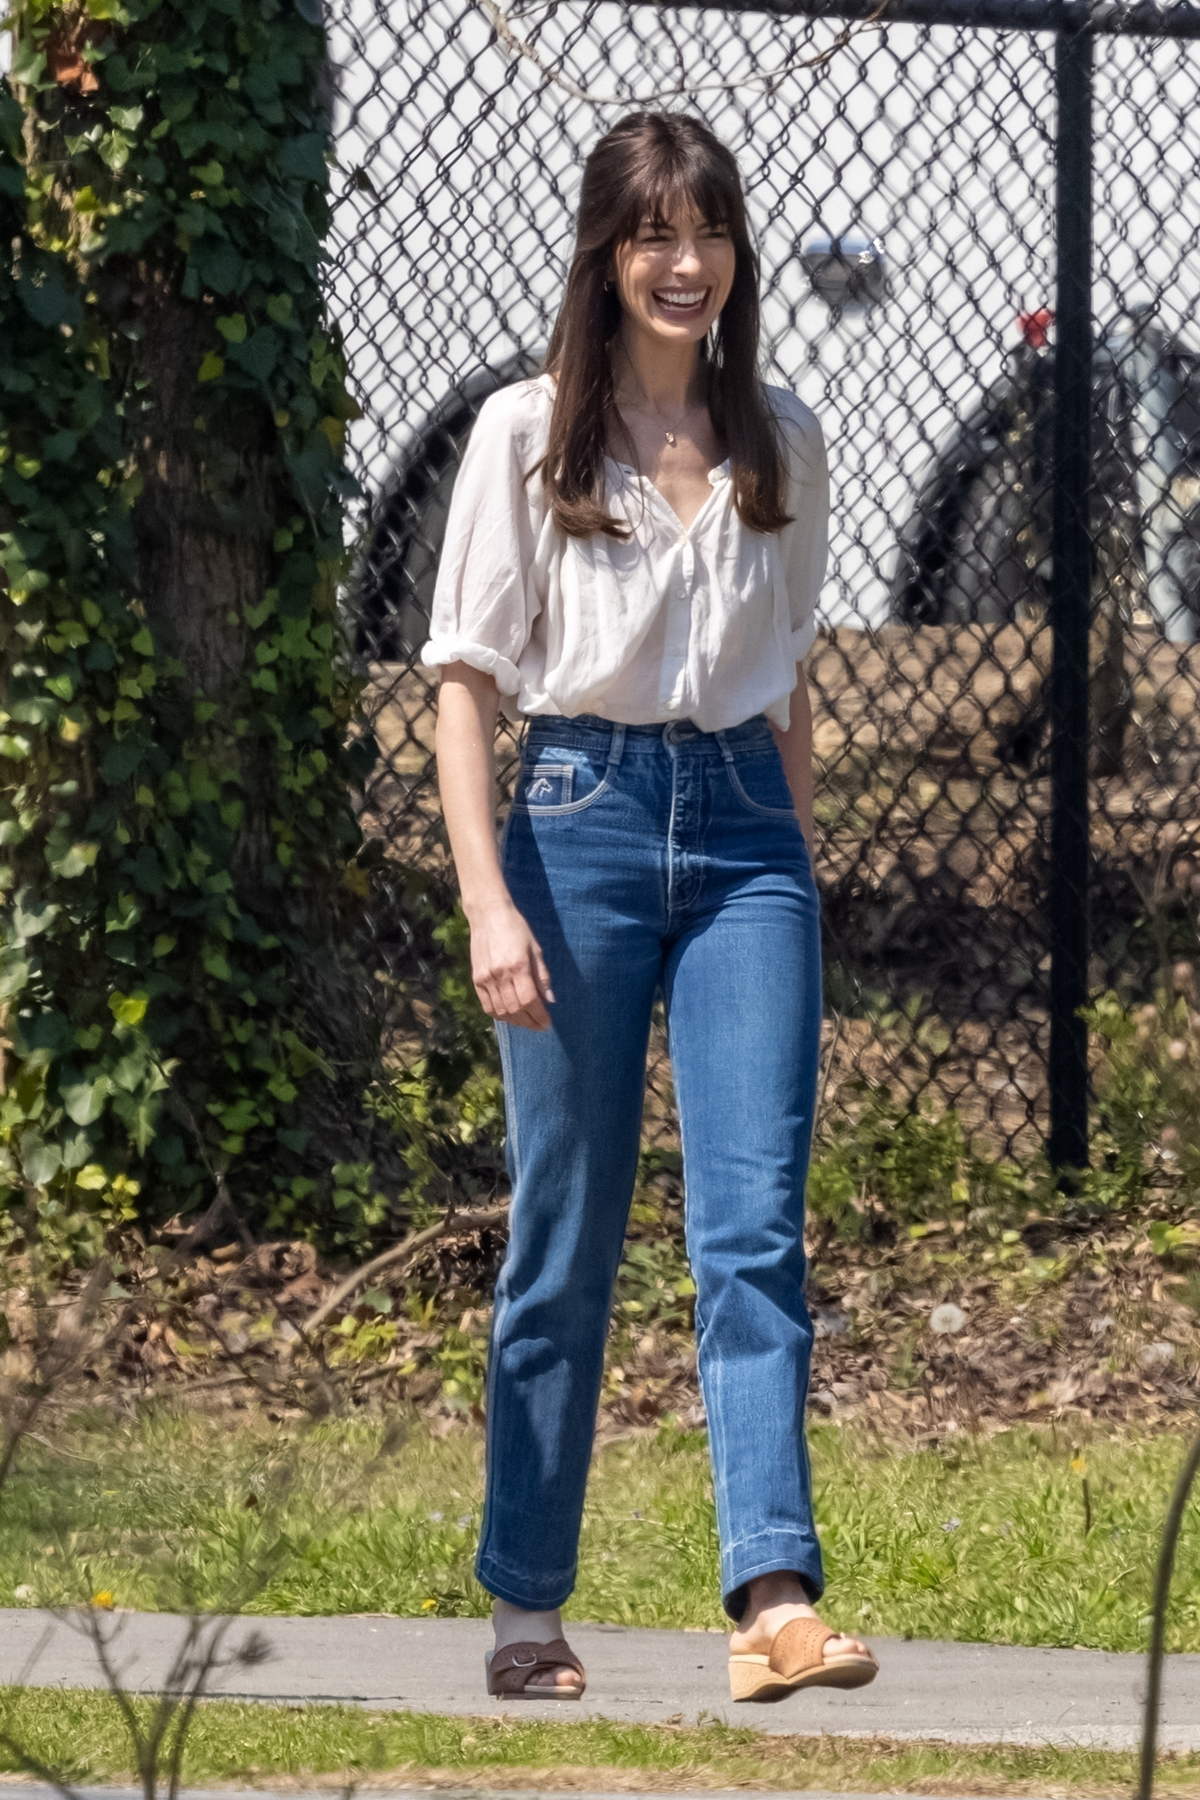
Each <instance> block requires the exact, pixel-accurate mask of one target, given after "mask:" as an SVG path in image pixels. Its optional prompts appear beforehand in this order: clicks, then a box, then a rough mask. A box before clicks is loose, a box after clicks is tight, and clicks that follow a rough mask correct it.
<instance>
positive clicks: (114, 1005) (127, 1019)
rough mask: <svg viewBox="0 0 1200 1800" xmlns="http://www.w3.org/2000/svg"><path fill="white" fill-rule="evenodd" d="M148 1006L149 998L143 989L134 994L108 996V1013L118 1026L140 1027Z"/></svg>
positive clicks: (118, 993)
mask: <svg viewBox="0 0 1200 1800" xmlns="http://www.w3.org/2000/svg"><path fill="white" fill-rule="evenodd" d="M149 1004H150V996H149V994H148V993H146V991H145V989H144V988H139V989H138V991H137V993H136V994H122V993H120V992H117V993H112V994H110V995H109V996H108V1008H109V1011H110V1012H111V1013H112V1016H113V1018H114V1019H115V1020H116V1021H117V1024H118V1025H140V1024H141V1022H142V1020H143V1019H144V1018H145V1016H146V1008H147V1007H148V1006H149Z"/></svg>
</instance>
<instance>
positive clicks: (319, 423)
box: [0, 0, 403, 1247]
mask: <svg viewBox="0 0 1200 1800" xmlns="http://www.w3.org/2000/svg"><path fill="white" fill-rule="evenodd" d="M319 21H320V11H319V8H317V7H314V6H313V5H311V4H306V3H301V0H262V3H261V4H259V5H257V6H254V7H249V8H247V7H245V6H244V5H242V4H241V0H189V4H188V5H187V6H180V5H178V4H172V3H169V0H88V3H87V4H86V5H85V6H82V7H78V8H73V9H71V10H69V11H68V10H66V9H64V8H63V7H62V6H56V5H51V4H49V3H48V0H23V3H22V4H21V5H20V6H19V7H18V8H17V10H16V11H15V12H14V13H12V14H11V15H10V17H9V19H8V21H6V22H7V23H8V24H9V25H10V27H12V28H13V32H14V55H13V59H12V65H11V85H10V83H4V84H0V213H2V215H3V220H2V222H3V226H4V232H3V236H4V243H5V246H6V252H5V254H4V255H3V257H0V323H2V325H3V334H4V346H5V349H4V356H3V358H2V359H0V590H2V600H3V615H2V620H0V659H2V661H0V671H2V688H0V1021H2V1022H3V1025H4V1030H5V1032H6V1034H7V1038H8V1049H7V1053H6V1055H5V1058H4V1060H5V1079H4V1082H3V1091H0V1198H3V1199H4V1201H5V1202H6V1204H7V1207H8V1209H9V1211H10V1212H11V1211H12V1210H14V1209H18V1208H21V1209H24V1210H25V1211H27V1212H28V1213H29V1214H30V1215H31V1216H32V1217H35V1218H36V1216H37V1215H38V1214H39V1213H42V1214H45V1215H48V1213H49V1211H50V1210H51V1209H52V1208H55V1207H57V1208H60V1209H61V1208H64V1207H66V1208H70V1207H71V1206H72V1205H75V1204H79V1203H83V1204H85V1205H86V1206H87V1207H88V1208H89V1209H90V1211H91V1212H92V1213H93V1214H95V1215H96V1216H97V1217H101V1218H103V1217H109V1218H112V1219H113V1220H114V1221H115V1220H118V1219H121V1218H123V1217H126V1216H128V1214H129V1210H130V1207H131V1204H133V1205H135V1206H136V1209H137V1212H138V1215H139V1216H140V1217H141V1218H143V1219H146V1220H154V1219H157V1218H163V1217H167V1216H170V1215H172V1214H175V1213H180V1212H182V1213H185V1214H186V1213H187V1212H189V1211H191V1210H194V1209H195V1208H197V1207H199V1206H201V1205H206V1204H208V1203H209V1202H210V1201H211V1200H212V1199H213V1198H214V1193H215V1191H216V1185H217V1184H223V1190H224V1191H225V1192H226V1193H227V1194H229V1195H230V1196H231V1197H232V1200H233V1202H234V1204H235V1205H236V1207H237V1208H238V1210H239V1212H240V1214H241V1216H242V1217H243V1218H244V1219H245V1221H246V1222H247V1223H248V1224H250V1225H251V1226H252V1227H260V1228H264V1229H269V1230H294V1231H297V1232H300V1233H303V1234H305V1235H310V1236H313V1237H314V1238H316V1239H317V1240H318V1241H322V1242H323V1243H324V1244H326V1246H328V1247H336V1246H339V1245H346V1246H355V1247H357V1246H360V1245H363V1244H365V1243H367V1242H368V1241H369V1240H370V1238H371V1237H372V1236H373V1235H374V1234H376V1233H377V1232H378V1231H379V1229H380V1227H381V1225H383V1224H384V1222H385V1221H389V1222H390V1224H391V1225H393V1226H394V1225H395V1224H397V1223H398V1222H399V1221H398V1220H397V1219H395V1218H394V1217H393V1218H389V1208H391V1210H392V1211H394V1207H395V1200H396V1195H397V1191H398V1188H399V1189H402V1185H403V1184H402V1180H400V1179H399V1177H398V1174H397V1167H396V1162H397V1155H398V1153H397V1151H396V1149H395V1143H396V1133H395V1131H394V1129H393V1128H392V1127H391V1126H389V1125H388V1124H387V1122H386V1111H387V1109H386V1108H382V1109H381V1108H380V1107H379V1106H378V1105H377V1104H373V1103H372V1092H373V1089H374V1088H375V1087H376V1086H377V1085H378V1070H379V1041H378V1027H377V1026H376V1025H375V1024H374V1023H373V1022H372V1021H373V1015H372V1013H371V1010H370V1008H369V1007H368V1005H367V1004H366V999H365V996H366V991H367V990H366V986H365V982H364V977H363V963H362V958H361V956H360V955H359V953H358V950H357V948H356V945H357V943H358V941H359V937H358V932H359V925H360V922H361V919H362V916H363V912H364V899H365V898H366V896H367V895H368V893H369V891H370V884H371V861H372V857H371V851H370V849H369V848H368V847H367V846H365V845H364V843H363V841H362V837H361V833H360V829H359V826H358V823H357V819H356V817H355V814H354V810H353V806H352V803H351V793H352V791H353V789H354V788H355V787H356V786H357V785H359V784H361V781H362V778H363V776H364V775H365V774H366V773H367V771H368V770H369V768H370V765H371V761H372V759H373V756H374V754H375V744H374V740H373V739H372V738H371V737H370V735H369V734H367V733H364V732H361V731H360V732H359V733H358V734H357V736H353V735H352V732H351V726H352V723H354V722H356V721H357V716H358V715H357V702H358V697H359V693H360V688H361V679H360V678H359V677H358V676H356V675H354V674H353V673H352V672H351V670H350V668H349V666H348V664H347V662H346V661H345V659H344V651H343V645H342V640H341V633H340V630H339V623H338V618H337V610H336V609H337V598H336V597H337V592H338V584H339V581H340V579H341V577H342V576H343V575H344V573H345V571H346V568H347V566H348V555H349V552H348V551H347V550H346V548H345V546H344V544H343V535H342V532H343V513H344V502H345V500H346V498H347V497H348V496H350V495H352V494H354V493H355V492H357V491H358V489H357V484H356V483H355V482H354V480H353V478H352V477H351V475H350V474H349V472H348V470H347V468H346V466H345V463H344V461H343V438H344V432H345V426H346V422H347V421H348V420H349V419H352V418H355V417H358V416H359V409H358V407H357V406H356V404H355V403H354V401H353V400H352V399H351V397H350V395H349V394H348V392H347V389H346V383H345V376H346V368H345V359H344V355H343V350H342V346H341V341H340V338H339V336H338V334H337V332H336V329H334V328H333V327H332V326H331V325H330V324H329V323H328V322H326V321H325V319H324V317H323V311H322V304H321V293H320V281H319V273H320V269H319V265H320V263H321V261H322V250H321V243H322V239H323V236H324V234H325V232H326V229H327V226H328V219H329V212H328V197H327V183H328V173H329V167H328V160H327V136H328V120H327V116H326V113H325V111H324V107H325V99H324V88H323V84H322V81H321V73H322V69H323V62H324V50H325V46H324V40H323V33H322V30H321V27H320V22H319ZM173 556H175V557H182V558H184V560H185V562H186V567H183V568H176V569H172V563H171V558H172V557H173ZM238 558H240V561H238V560H237V559H238ZM209 559H211V560H209ZM247 565H248V566H249V567H250V568H251V570H252V572H253V576H254V579H253V583H252V585H248V584H247V583H246V582H244V581H240V582H239V581H231V580H230V579H229V569H230V567H231V566H236V567H237V568H238V569H239V571H244V569H245V568H246V567H247ZM164 569H166V570H170V571H171V573H172V578H173V579H177V580H178V581H179V583H180V584H181V587H182V591H183V592H184V593H187V594H189V595H190V596H191V604H190V605H188V606H186V607H179V606H176V607H175V608H174V610H173V609H172V607H171V605H169V604H167V603H166V602H165V599H164V591H163V590H164V585H165V584H164V581H163V579H162V573H163V571H164ZM189 583H190V586H189ZM215 640H219V644H220V649H221V652H222V654H221V655H217V656H214V655H213V654H212V645H213V642H214V641H215ZM389 1196H390V1198H389Z"/></svg>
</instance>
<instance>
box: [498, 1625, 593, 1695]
mask: <svg viewBox="0 0 1200 1800" xmlns="http://www.w3.org/2000/svg"><path fill="white" fill-rule="evenodd" d="M564 1663H565V1664H566V1666H567V1667H568V1668H569V1669H574V1670H575V1672H576V1674H577V1675H578V1676H579V1677H580V1679H581V1680H582V1679H583V1676H584V1670H583V1664H582V1663H581V1662H580V1660H579V1658H578V1657H577V1656H576V1654H575V1652H574V1651H573V1650H572V1648H571V1646H570V1644H568V1642H567V1640H566V1638H565V1637H556V1638H551V1639H550V1641H549V1643H545V1644H539V1643H535V1642H534V1641H533V1639H532V1638H522V1639H521V1640H520V1641H519V1642H517V1643H513V1644H505V1646H504V1648H503V1650H497V1651H496V1653H495V1655H494V1656H493V1657H492V1660H491V1664H490V1669H491V1675H492V1679H493V1681H495V1682H496V1683H497V1685H498V1686H501V1687H502V1691H503V1692H504V1693H506V1694H514V1693H521V1692H522V1691H523V1690H524V1688H525V1686H526V1684H527V1683H528V1681H529V1678H530V1676H531V1675H533V1674H534V1673H535V1671H536V1670H538V1669H554V1668H561V1667H562V1665H563V1664H564Z"/></svg>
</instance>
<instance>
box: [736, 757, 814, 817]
mask: <svg viewBox="0 0 1200 1800" xmlns="http://www.w3.org/2000/svg"><path fill="white" fill-rule="evenodd" d="M725 767H726V769H727V771H728V773H729V785H730V787H731V788H732V789H733V793H734V796H735V798H736V799H737V800H738V801H739V802H740V804H741V805H742V806H744V807H745V808H746V809H747V810H748V811H749V812H756V813H765V814H767V816H768V817H769V818H772V819H787V818H793V819H796V820H797V823H799V818H798V815H797V813H796V803H795V801H794V800H793V798H792V790H791V787H790V786H789V785H788V778H787V771H786V770H785V768H784V766H783V758H782V756H781V755H780V753H779V746H778V745H777V744H770V745H768V746H767V747H766V748H764V749H762V750H744V751H742V752H741V753H740V754H735V755H734V756H732V757H730V758H729V759H728V761H727V762H726V764H725Z"/></svg>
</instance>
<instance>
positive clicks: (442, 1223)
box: [304, 1201, 508, 1333]
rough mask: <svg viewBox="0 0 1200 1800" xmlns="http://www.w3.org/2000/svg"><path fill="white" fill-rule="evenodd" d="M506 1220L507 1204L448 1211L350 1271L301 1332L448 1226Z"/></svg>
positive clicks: (320, 1321) (314, 1327)
mask: <svg viewBox="0 0 1200 1800" xmlns="http://www.w3.org/2000/svg"><path fill="white" fill-rule="evenodd" d="M507 1217H508V1203H507V1201H506V1202H505V1203H504V1204H503V1205H502V1206H493V1207H489V1208H488V1209H487V1210H486V1211H470V1212H465V1213H455V1212H454V1211H453V1209H452V1210H451V1211H450V1212H448V1213H447V1214H446V1216H445V1218H443V1219H439V1220H437V1222H436V1223H435V1224H433V1225H427V1226H426V1227H425V1229H424V1230H423V1231H413V1232H410V1233H409V1235H408V1236H407V1237H406V1238H403V1239H402V1240H401V1242H400V1243H398V1244H393V1245H392V1246H391V1248H390V1249H389V1250H384V1251H381V1252H380V1254H379V1255H378V1256H375V1257H372V1258H371V1261H370V1262H367V1263H364V1264H363V1265H362V1267H361V1268H360V1269H355V1270H353V1272H352V1273H351V1274H349V1275H347V1276H346V1279H345V1280H344V1281H340V1282H339V1283H338V1285H337V1287H335V1288H334V1290H333V1292H332V1293H331V1294H327V1295H326V1297H325V1299H324V1300H322V1302H321V1304H320V1306H318V1307H315V1308H314V1309H313V1311H312V1312H311V1313H309V1315H308V1318H307V1319H306V1320H305V1322H304V1326H305V1330H306V1331H308V1332H310V1333H311V1332H315V1331H316V1330H317V1328H318V1327H319V1326H321V1325H323V1324H324V1323H325V1320H326V1319H327V1318H328V1317H329V1315H330V1313H332V1312H336V1311H337V1309H338V1307H339V1306H341V1304H342V1302H343V1301H344V1300H346V1299H348V1298H349V1296H350V1295H351V1294H353V1293H354V1292H355V1290H356V1289H358V1288H360V1287H362V1285H363V1283H364V1282H367V1281H370V1279H371V1277H372V1276H373V1275H378V1274H380V1273H381V1272H382V1271H383V1270H384V1269H390V1268H392V1267H393V1265H394V1264H396V1263H401V1262H404V1261H405V1259H406V1258H407V1257H409V1256H412V1255H413V1254H414V1253H415V1252H416V1251H418V1250H422V1249H424V1247H425V1245H426V1244H431V1243H433V1241H434V1239H435V1238H439V1237H443V1236H444V1235H445V1233H446V1232H447V1231H448V1230H449V1229H450V1227H451V1225H460V1226H461V1225H470V1226H475V1225H502V1224H503V1223H504V1221H505V1220H506V1219H507Z"/></svg>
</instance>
